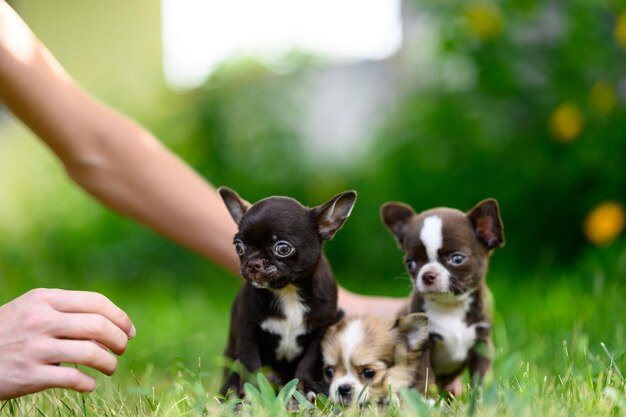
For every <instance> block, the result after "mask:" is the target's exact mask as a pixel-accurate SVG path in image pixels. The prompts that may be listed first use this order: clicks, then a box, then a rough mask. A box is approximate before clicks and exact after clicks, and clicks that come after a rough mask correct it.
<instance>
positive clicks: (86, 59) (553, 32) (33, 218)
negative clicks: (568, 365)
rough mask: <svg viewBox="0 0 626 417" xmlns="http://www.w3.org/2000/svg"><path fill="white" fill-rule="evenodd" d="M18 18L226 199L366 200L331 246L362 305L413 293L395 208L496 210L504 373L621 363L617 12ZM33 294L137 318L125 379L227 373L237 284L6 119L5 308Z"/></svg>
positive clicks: (228, 12) (492, 277)
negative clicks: (95, 303)
mask: <svg viewBox="0 0 626 417" xmlns="http://www.w3.org/2000/svg"><path fill="white" fill-rule="evenodd" d="M9 3H11V4H12V6H13V7H15V9H16V10H17V11H18V13H19V14H20V15H21V16H22V17H23V18H24V20H25V21H26V22H27V23H28V24H29V25H30V27H31V28H32V29H33V31H34V32H35V33H36V34H37V35H38V36H39V37H40V39H41V40H42V41H43V43H44V44H45V45H46V46H47V47H48V48H49V49H50V50H51V51H52V53H53V54H54V55H55V56H56V57H57V59H58V60H59V61H60V62H61V64H62V65H63V66H64V67H65V68H66V69H67V70H68V72H69V73H70V74H71V75H72V76H73V77H74V78H75V79H76V80H77V81H78V83H79V84H80V85H81V86H83V87H84V88H85V89H86V90H87V91H89V92H90V93H91V94H93V95H94V96H96V97H98V98H99V99H100V100H101V101H103V102H104V103H106V104H108V105H110V106H111V107H113V108H115V109H117V110H119V111H120V112H122V113H124V114H127V115H129V116H130V117H132V118H134V119H136V120H138V121H139V122H140V123H142V124H143V125H144V126H146V127H147V128H148V129H149V130H151V131H152V132H153V133H155V134H156V136H157V137H159V138H160V139H161V140H162V141H163V142H164V143H165V144H166V145H167V146H168V147H169V148H170V149H171V150H172V151H173V152H175V153H176V154H178V155H180V156H181V157H182V158H183V159H184V160H185V161H187V162H188V163H189V164H191V165H192V166H193V167H194V168H195V169H196V170H197V171H198V172H199V173H200V174H201V175H202V176H204V177H205V178H206V179H207V180H208V181H210V182H211V183H212V184H214V185H216V186H217V185H228V186H230V187H232V188H234V189H236V190H237V191H238V192H239V193H240V194H241V195H242V196H243V197H244V198H246V199H247V200H250V201H255V200H257V199H260V198H262V197H265V196H268V195H275V194H278V195H289V196H292V197H295V198H297V199H299V200H300V201H301V202H303V203H304V204H306V205H310V206H313V205H318V204H321V203H323V202H325V201H326V200H327V199H329V198H330V197H331V196H332V195H334V194H336V193H338V192H340V191H343V190H346V189H355V190H357V191H358V193H359V198H358V201H357V205H356V208H355V210H354V211H353V214H352V216H351V218H350V219H349V221H348V222H347V223H346V225H345V227H344V228H343V229H342V231H341V232H340V233H338V234H337V236H336V237H335V239H334V240H333V241H332V242H330V243H328V244H327V245H326V253H327V255H328V257H329V258H330V260H331V262H332V265H333V268H334V270H335V273H336V276H337V278H338V280H339V282H340V284H341V285H342V286H344V287H346V288H348V289H350V290H352V291H355V292H359V293H364V294H383V295H391V296H398V297H405V296H407V295H408V293H409V291H410V282H409V280H408V277H407V275H406V273H405V272H404V267H403V264H402V254H401V252H400V251H399V250H398V249H397V248H396V246H395V243H394V241H393V239H392V238H391V236H390V235H389V234H388V232H387V231H386V230H385V228H384V227H383V225H382V224H381V222H380V220H379V214H378V210H379V207H380V205H381V204H382V203H383V202H385V201H389V200H399V201H404V202H406V203H408V204H410V205H412V206H413V207H414V208H415V209H416V210H417V211H420V210H423V209H427V208H431V207H435V206H450V207H455V208H459V209H461V210H464V211H466V210H469V209H470V208H472V207H473V206H474V205H475V204H476V203H478V202H479V201H481V200H483V199H485V198H487V197H494V198H496V199H497V200H498V201H499V203H500V208H501V214H502V218H503V221H504V225H505V234H506V241H507V242H506V246H505V247H504V248H502V249H499V250H497V251H496V252H495V253H494V256H493V257H492V263H491V270H490V273H489V274H488V277H487V280H488V283H489V285H490V287H491V288H492V290H493V292H494V295H495V299H496V308H497V316H496V324H495V339H496V346H497V348H498V356H497V359H496V370H497V371H501V372H503V373H504V372H506V371H507V370H510V369H513V367H515V366H517V364H519V361H520V360H530V361H532V362H533V364H535V365H537V366H539V367H541V369H544V370H546V372H549V371H550V370H553V369H556V368H558V367H561V366H563V358H562V344H563V342H564V341H565V342H566V343H567V344H568V345H570V346H572V349H573V350H574V352H578V353H579V354H581V355H587V354H589V355H591V354H595V353H594V352H601V349H600V343H601V342H604V343H606V345H607V347H608V348H609V349H610V350H611V351H612V352H614V354H615V358H616V360H617V361H618V363H619V364H620V366H621V367H622V369H624V366H625V365H626V359H625V353H624V352H625V349H626V342H625V339H624V319H623V318H624V317H626V302H624V299H625V298H626V280H625V278H626V238H625V237H624V233H623V230H624V223H625V214H624V205H625V204H626V193H625V191H626V59H625V58H626V3H624V2H623V1H618V0H603V1H595V2H591V1H587V0H570V1H558V0H552V1H534V0H523V1H521V0H503V1H489V0H478V1H457V0H437V1H431V0H404V1H402V2H400V0H371V1H368V2H359V1H356V0H342V1H340V2H337V1H334V2H331V1H311V0H299V1H293V0H291V1H287V0H282V1H281V0H267V1H263V2H258V1H254V0H236V1H234V0H233V1H229V2H224V1H222V2H218V1H215V0H214V1H200V0H184V1H183V0H181V1H175V0H162V2H161V3H159V2H156V1H148V0H137V1H133V2H125V1H121V0H113V1H108V2H82V1H77V0H58V1H55V2H46V1H43V0H16V1H11V2H9ZM39 286H45V287H60V288H67V289H90V290H95V291H100V292H103V293H105V294H106V295H108V296H109V297H110V298H111V299H112V300H114V301H115V302H117V303H118V304H119V305H120V306H122V307H123V308H124V309H125V310H127V311H128V312H129V313H130V315H131V317H132V318H133V319H134V321H135V324H136V326H137V328H138V337H137V338H136V340H134V341H133V343H132V344H131V345H130V349H129V351H128V353H127V354H126V355H125V356H124V357H123V359H122V365H121V366H120V373H122V374H124V373H125V372H126V373H128V372H130V371H133V372H137V373H140V372H139V371H144V370H146V369H153V368H157V369H178V367H179V366H180V365H184V367H192V368H193V367H196V366H200V364H202V365H201V366H202V368H203V369H208V370H209V371H210V370H212V369H213V368H212V366H214V364H215V363H217V362H216V361H217V359H216V358H217V357H218V356H219V355H220V353H221V352H222V349H223V347H224V344H225V339H226V329H227V325H228V316H229V307H230V303H231V301H232V299H233V297H234V294H235V292H236V291H237V288H238V286H239V280H238V278H236V277H234V276H232V275H231V274H229V273H227V272H224V271H222V270H220V269H219V268H217V267H216V266H214V265H212V264H211V263H210V262H209V261H207V260H205V259H202V258H200V257H199V256H196V255H194V254H193V253H190V252H188V251H185V250H183V249H181V248H179V247H177V246H175V245H174V244H172V243H171V242H169V241H167V240H165V239H163V238H161V237H160V236H158V235H156V234H154V233H153V232H151V231H149V230H147V229H145V228H143V227H141V226H139V225H137V224H134V223H132V222H130V221H128V220H126V219H124V218H121V217H120V216H118V215H116V214H114V213H112V212H110V211H109V210H107V209H105V208H103V207H102V206H100V205H99V204H98V203H96V202H95V201H93V200H92V199H90V198H89V197H88V196H87V195H86V194H84V193H83V192H82V191H81V190H79V189H78V188H77V187H76V186H75V185H73V184H72V183H70V181H69V180H68V179H67V177H66V176H65V174H64V172H63V169H62V167H61V166H60V165H59V164H58V163H57V161H56V160H55V159H54V157H53V156H52V155H51V153H50V152H49V151H48V150H47V149H46V148H44V146H43V145H42V144H41V143H40V142H39V141H38V140H37V139H36V138H35V137H34V136H33V135H32V133H30V132H29V131H28V130H27V129H26V128H25V127H23V126H22V125H20V124H19V123H18V122H16V121H15V120H14V119H13V118H12V116H10V115H9V114H7V113H6V112H5V113H2V112H0V303H4V302H7V301H9V300H10V299H12V298H15V297H17V296H18V295H19V294H21V293H23V292H25V291H27V290H28V289H30V288H34V287H39ZM120 380H121V381H123V380H124V379H123V378H122V379H120Z"/></svg>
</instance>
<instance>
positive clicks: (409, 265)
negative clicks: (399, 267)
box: [406, 260, 417, 272]
mask: <svg viewBox="0 0 626 417" xmlns="http://www.w3.org/2000/svg"><path fill="white" fill-rule="evenodd" d="M406 269H408V270H409V272H415V270H416V269H417V262H415V261H413V260H411V261H406Z"/></svg>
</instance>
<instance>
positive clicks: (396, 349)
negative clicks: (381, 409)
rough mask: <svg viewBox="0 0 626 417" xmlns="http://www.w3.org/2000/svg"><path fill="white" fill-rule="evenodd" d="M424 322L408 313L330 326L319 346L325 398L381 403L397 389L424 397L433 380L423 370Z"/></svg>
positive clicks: (426, 353)
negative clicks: (404, 388) (322, 360)
mask: <svg viewBox="0 0 626 417" xmlns="http://www.w3.org/2000/svg"><path fill="white" fill-rule="evenodd" d="M428 346H429V343H428V317H427V316H426V315H425V314H422V313H413V314H409V315H407V316H404V317H401V318H399V319H397V320H395V321H394V320H393V319H388V318H383V317H375V316H350V317H346V318H344V319H343V320H341V321H340V322H339V323H337V324H334V325H333V326H331V327H330V328H328V330H327V331H326V334H325V336H324V339H323V340H322V354H323V358H324V377H325V378H326V381H327V382H328V384H329V385H330V389H329V398H330V399H331V400H333V401H337V402H341V403H343V404H345V405H348V404H350V403H351V402H353V401H355V400H356V401H358V402H359V404H363V403H365V402H367V401H374V402H377V403H384V402H387V401H388V400H389V392H390V391H389V390H390V388H391V392H392V393H396V392H397V391H398V389H399V388H400V387H402V386H405V387H412V388H415V389H417V390H418V391H420V392H422V393H424V392H426V390H427V388H428V386H429V385H430V383H434V376H433V375H429V373H430V372H429V369H428V363H429V362H428V356H429V350H428Z"/></svg>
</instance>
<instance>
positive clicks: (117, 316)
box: [48, 290, 136, 338]
mask: <svg viewBox="0 0 626 417" xmlns="http://www.w3.org/2000/svg"><path fill="white" fill-rule="evenodd" d="M48 302H49V304H50V306H51V307H52V308H54V309H55V310H57V311H59V312H62V313H97V314H101V315H103V316H105V317H106V318H108V319H109V320H110V321H111V322H113V323H114V324H115V325H116V326H117V327H119V328H120V329H122V330H123V331H124V333H126V334H127V335H128V337H129V338H133V337H135V334H136V330H135V326H134V325H133V323H132V321H131V320H130V318H129V317H128V315H127V314H126V313H125V312H124V310H122V309H121V308H119V307H118V306H116V305H115V304H114V303H113V302H112V301H111V300H109V299H108V298H107V297H105V296H104V295H102V294H99V293H97V292H90V291H66V290H51V292H50V293H49V297H48Z"/></svg>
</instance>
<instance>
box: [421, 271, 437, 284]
mask: <svg viewBox="0 0 626 417" xmlns="http://www.w3.org/2000/svg"><path fill="white" fill-rule="evenodd" d="M436 279H437V274H435V273H434V272H430V271H428V272H425V273H424V275H422V280H423V281H424V284H425V285H430V284H432V283H433V282H435V280H436Z"/></svg>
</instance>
